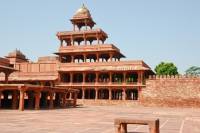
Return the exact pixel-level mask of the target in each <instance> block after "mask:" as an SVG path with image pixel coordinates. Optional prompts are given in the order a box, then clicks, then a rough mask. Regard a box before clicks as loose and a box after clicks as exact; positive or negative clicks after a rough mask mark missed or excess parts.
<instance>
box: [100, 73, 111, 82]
mask: <svg viewBox="0 0 200 133" xmlns="http://www.w3.org/2000/svg"><path fill="white" fill-rule="evenodd" d="M99 82H103V83H108V82H109V74H108V73H100V74H99Z"/></svg>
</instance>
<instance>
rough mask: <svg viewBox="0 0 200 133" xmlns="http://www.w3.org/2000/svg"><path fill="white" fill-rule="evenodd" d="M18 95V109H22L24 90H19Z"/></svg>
mask: <svg viewBox="0 0 200 133" xmlns="http://www.w3.org/2000/svg"><path fill="white" fill-rule="evenodd" d="M19 92H20V97H19V110H20V111H24V93H25V91H24V90H22V89H21V90H20V91H19Z"/></svg>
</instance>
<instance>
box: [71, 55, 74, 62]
mask: <svg viewBox="0 0 200 133" xmlns="http://www.w3.org/2000/svg"><path fill="white" fill-rule="evenodd" d="M73 62H74V56H73V55H72V56H71V63H73Z"/></svg>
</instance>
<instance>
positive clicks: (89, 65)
mask: <svg viewBox="0 0 200 133" xmlns="http://www.w3.org/2000/svg"><path fill="white" fill-rule="evenodd" d="M57 70H58V71H63V72H71V71H112V70H116V71H130V70H132V71H137V70H144V71H145V70H150V67H149V66H147V65H146V64H145V63H144V62H143V61H140V60H139V61H118V62H85V63H60V64H59V65H58V68H57Z"/></svg>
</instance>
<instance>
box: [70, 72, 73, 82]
mask: <svg viewBox="0 0 200 133" xmlns="http://www.w3.org/2000/svg"><path fill="white" fill-rule="evenodd" d="M72 83H73V73H70V84H72Z"/></svg>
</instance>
